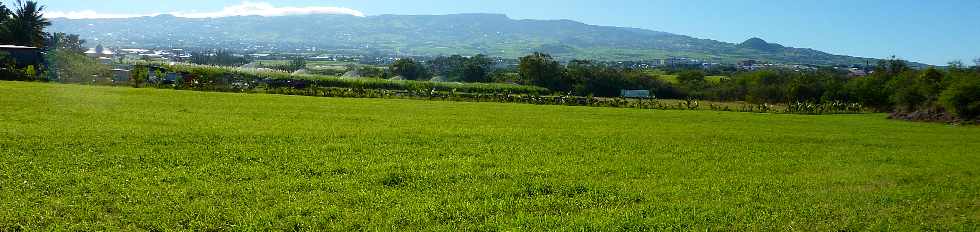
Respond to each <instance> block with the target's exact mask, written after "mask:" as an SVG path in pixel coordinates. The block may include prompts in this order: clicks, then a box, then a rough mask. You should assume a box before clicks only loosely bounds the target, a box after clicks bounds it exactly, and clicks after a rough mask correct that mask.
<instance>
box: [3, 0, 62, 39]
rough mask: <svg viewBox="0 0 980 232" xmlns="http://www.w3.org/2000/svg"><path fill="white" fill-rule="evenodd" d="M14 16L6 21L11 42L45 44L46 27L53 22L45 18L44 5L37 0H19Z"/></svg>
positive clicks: (7, 33)
mask: <svg viewBox="0 0 980 232" xmlns="http://www.w3.org/2000/svg"><path fill="white" fill-rule="evenodd" d="M15 6H16V7H17V9H15V10H14V11H13V14H12V17H11V18H10V19H9V20H6V22H4V27H5V28H6V33H5V34H6V35H5V36H4V37H7V38H8V39H7V40H8V41H7V42H10V43H13V44H16V45H21V46H33V47H43V46H44V38H45V37H46V36H45V33H44V28H45V27H48V26H51V22H49V21H48V20H47V19H45V18H44V14H43V13H42V11H44V6H42V5H39V4H38V3H37V2H36V1H26V2H22V1H21V0H17V2H16V4H15Z"/></svg>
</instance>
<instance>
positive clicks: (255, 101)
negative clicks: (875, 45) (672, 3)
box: [0, 82, 980, 231]
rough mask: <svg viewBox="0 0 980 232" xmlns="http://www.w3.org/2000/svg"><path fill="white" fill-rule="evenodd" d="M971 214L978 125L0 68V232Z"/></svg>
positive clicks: (895, 224)
mask: <svg viewBox="0 0 980 232" xmlns="http://www.w3.org/2000/svg"><path fill="white" fill-rule="evenodd" d="M978 222H980V128H978V127H976V126H949V125H945V124H939V123H913V122H904V121H897V120H887V119H886V116H885V115H883V114H857V115H822V116H808V115H783V114H756V113H734V112H715V111H662V110H640V109H618V108H589V107H570V106H538V105H525V104H500V103H467V102H448V101H420V100H391V99H343V98H315V97H302V96H282V95H266V94H229V93H206V92H191V91H174V90H158V89H135V88H129V87H118V88H113V87H92V86H80V85H66V84H44V83H21V82H0V231H7V230H14V231H16V230H20V229H23V230H41V231H47V230H86V231H88V230H108V231H116V230H172V229H177V230H294V229H300V230H303V229H306V230H357V229H363V230H369V231H377V230H382V231H384V230H418V229H426V230H518V231H520V230H592V229H598V230H628V231H633V230H644V229H673V230H705V229H713V230H770V231H773V230H775V231H783V230H807V231H837V230H884V231H894V230H942V231H946V230H952V231H974V230H977V229H978V228H977V223H978Z"/></svg>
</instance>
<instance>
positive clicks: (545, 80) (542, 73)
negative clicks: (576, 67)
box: [518, 52, 571, 91]
mask: <svg viewBox="0 0 980 232" xmlns="http://www.w3.org/2000/svg"><path fill="white" fill-rule="evenodd" d="M562 71H563V70H562V67H561V65H560V64H558V61H555V59H554V58H551V55H548V54H544V53H539V52H535V53H534V54H531V55H528V56H525V57H521V63H520V65H518V73H519V74H520V76H521V79H523V80H524V82H527V83H530V84H534V85H537V86H541V87H545V88H549V89H552V90H559V91H568V90H570V89H571V85H570V84H569V83H568V82H567V81H563V80H562Z"/></svg>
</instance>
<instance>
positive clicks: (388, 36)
mask: <svg viewBox="0 0 980 232" xmlns="http://www.w3.org/2000/svg"><path fill="white" fill-rule="evenodd" d="M52 22H53V23H54V25H53V26H52V27H51V29H52V30H53V31H59V32H67V33H74V34H80V35H82V36H83V37H85V38H89V39H90V41H93V42H95V41H97V43H102V44H104V45H107V46H120V47H131V46H140V47H192V48H193V47H198V48H216V47H223V48H230V49H249V50H253V51H264V50H290V51H292V50H296V49H307V48H310V47H317V48H319V49H321V50H323V49H327V50H334V51H338V50H339V51H346V52H350V53H362V54H397V55H448V54H476V53H483V54H487V55H493V56H503V57H518V56H521V55H525V54H527V53H530V52H533V51H543V52H548V53H552V54H553V55H555V56H558V57H561V58H585V59H600V60H639V59H662V58H668V57H685V58H692V59H700V60H707V61H713V62H726V63H732V62H736V61H738V60H743V59H755V60H763V61H771V62H778V63H800V64H818V65H834V64H864V63H865V62H866V61H867V59H864V58H857V57H850V56H840V55H832V54H828V53H824V52H820V51H816V50H812V49H799V48H789V47H783V46H781V45H773V44H769V43H766V42H765V41H763V40H761V39H750V40H749V41H747V43H743V44H731V43H724V42H719V41H714V40H707V39H698V38H693V37H690V36H683V35H676V34H671V33H666V32H658V31H651V30H644V29H636V28H622V27H608V26H595V25H588V24H584V23H580V22H575V21H570V20H514V19H510V18H508V17H507V16H505V15H499V14H457V15H416V16H412V15H380V16H369V17H355V16H346V15H304V16H282V17H259V16H242V17H226V18H212V19H191V18H178V17H174V16H170V15H162V16H156V17H141V18H128V19H77V20H73V19H52Z"/></svg>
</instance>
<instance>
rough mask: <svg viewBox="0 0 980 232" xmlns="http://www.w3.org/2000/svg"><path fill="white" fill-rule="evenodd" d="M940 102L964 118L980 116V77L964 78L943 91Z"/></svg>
mask: <svg viewBox="0 0 980 232" xmlns="http://www.w3.org/2000/svg"><path fill="white" fill-rule="evenodd" d="M939 102H940V104H942V106H943V107H945V108H946V110H949V111H950V112H952V113H953V114H955V115H956V116H957V117H960V118H962V119H968V120H969V119H975V118H977V117H978V116H980V78H977V77H975V76H974V77H973V78H964V79H961V80H959V81H957V82H956V83H954V84H953V85H952V86H950V87H949V88H948V89H946V90H945V91H943V93H942V95H940V97H939Z"/></svg>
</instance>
